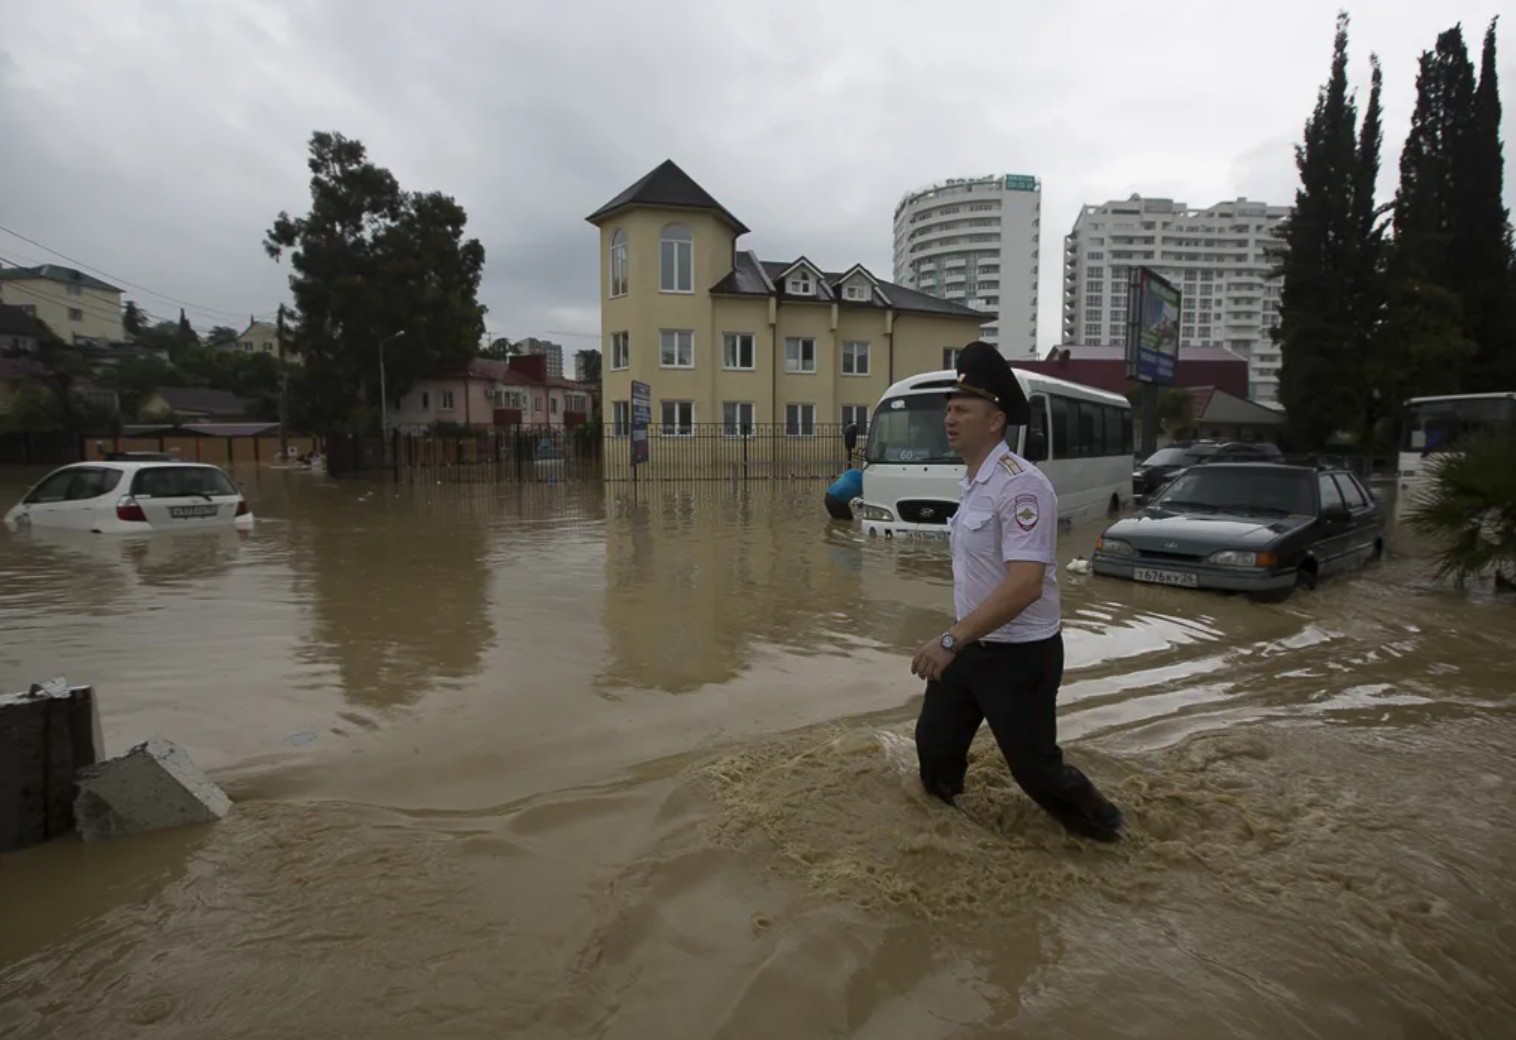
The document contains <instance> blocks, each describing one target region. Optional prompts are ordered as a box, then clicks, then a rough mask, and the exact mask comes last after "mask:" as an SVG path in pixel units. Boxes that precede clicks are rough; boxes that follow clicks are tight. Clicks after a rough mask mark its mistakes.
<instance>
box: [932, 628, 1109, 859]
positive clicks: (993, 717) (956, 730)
mask: <svg viewBox="0 0 1516 1040" xmlns="http://www.w3.org/2000/svg"><path fill="white" fill-rule="evenodd" d="M1062 681H1063V634H1062V633H1061V632H1060V633H1058V634H1057V635H1054V636H1051V637H1049V638H1047V639H1041V640H1037V641H1035V642H1030V643H983V642H980V643H970V644H969V645H967V646H965V647H963V648H962V649H960V650H959V652H958V654H957V655H956V656H955V657H954V659H953V662H952V663H951V664H950V665H948V667H947V670H946V671H944V672H943V674H942V677H941V678H940V679H938V680H936V681H934V682H928V683H927V685H926V700H925V702H924V703H923V704H922V706H921V716H920V717H919V718H918V719H917V720H916V757H917V760H918V762H919V763H920V767H921V782H922V784H923V785H924V786H925V787H926V789H927V791H928V792H930V793H931V794H934V795H936V796H937V797H938V798H941V799H942V800H943V801H945V802H947V803H948V804H949V805H951V804H952V802H953V799H954V798H956V797H957V796H958V795H960V794H962V793H963V779H964V775H965V774H966V773H967V772H968V751H969V745H970V744H971V743H972V742H973V740H974V734H975V733H977V732H978V731H979V724H980V723H981V722H985V721H988V722H989V724H990V731H991V732H992V733H994V735H995V742H996V743H997V744H999V745H1000V752H1001V754H1003V755H1004V756H1005V761H1006V764H1007V765H1008V766H1010V768H1011V776H1012V777H1014V778H1015V780H1016V783H1017V784H1019V785H1020V787H1021V789H1022V790H1023V791H1025V792H1026V793H1027V796H1028V797H1030V798H1031V799H1032V800H1033V801H1034V802H1036V803H1037V804H1038V805H1040V806H1042V808H1043V809H1045V810H1047V811H1048V812H1049V813H1051V814H1052V815H1053V817H1054V818H1056V819H1057V820H1058V821H1059V822H1060V823H1062V824H1063V825H1064V826H1065V827H1067V828H1069V829H1070V830H1075V831H1078V832H1080V833H1082V834H1086V835H1089V836H1092V837H1110V836H1112V835H1113V833H1114V831H1115V829H1116V828H1117V827H1119V826H1120V823H1121V814H1120V812H1119V810H1117V809H1116V807H1115V806H1113V805H1111V803H1110V802H1108V801H1106V799H1105V798H1104V797H1103V796H1102V795H1101V794H1100V792H1099V791H1097V790H1096V789H1095V785H1094V784H1092V783H1091V782H1090V780H1089V778H1088V777H1086V776H1085V775H1084V774H1083V773H1082V772H1080V771H1079V770H1078V769H1076V768H1075V767H1074V766H1071V765H1069V764H1068V763H1067V762H1065V761H1064V760H1063V750H1062V749H1061V748H1059V746H1058V719H1057V701H1058V686H1059V684H1060V683H1061V682H1062Z"/></svg>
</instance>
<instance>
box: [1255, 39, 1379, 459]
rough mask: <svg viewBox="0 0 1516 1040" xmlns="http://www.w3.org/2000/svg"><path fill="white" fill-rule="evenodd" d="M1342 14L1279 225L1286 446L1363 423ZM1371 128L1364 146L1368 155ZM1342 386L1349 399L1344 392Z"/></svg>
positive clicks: (1355, 174)
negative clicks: (1290, 202)
mask: <svg viewBox="0 0 1516 1040" xmlns="http://www.w3.org/2000/svg"><path fill="white" fill-rule="evenodd" d="M1347 49H1348V16H1347V14H1346V13H1340V14H1338V16H1337V31H1336V36H1335V39H1334V41H1333V47H1332V70H1331V75H1330V77H1329V78H1328V80H1327V83H1326V86H1324V87H1323V88H1321V90H1320V91H1319V92H1318V94H1317V98H1316V108H1315V111H1313V112H1312V114H1311V118H1310V119H1309V120H1307V122H1306V125H1305V133H1304V138H1303V140H1302V142H1301V143H1300V144H1299V145H1296V147H1295V166H1296V169H1298V170H1299V171H1300V187H1299V188H1297V189H1296V191H1295V205H1294V208H1293V209H1292V211H1291V213H1290V215H1289V217H1287V218H1286V219H1285V220H1284V221H1282V222H1281V224H1282V227H1281V229H1280V232H1279V236H1280V238H1281V239H1282V242H1283V249H1282V250H1281V257H1280V264H1279V267H1278V268H1277V271H1278V273H1279V274H1281V275H1282V276H1283V280H1284V284H1283V286H1282V288H1281V290H1280V303H1279V317H1280V321H1279V325H1278V327H1277V328H1276V329H1275V330H1274V338H1275V341H1276V342H1277V343H1278V344H1279V347H1280V351H1281V353H1282V355H1283V356H1282V358H1281V365H1280V372H1279V398H1280V403H1281V404H1283V405H1284V408H1285V414H1286V419H1287V423H1288V431H1289V437H1290V440H1291V441H1292V442H1293V443H1294V444H1295V445H1296V446H1297V447H1301V448H1304V447H1319V446H1320V445H1322V444H1324V443H1326V442H1327V441H1328V440H1329V439H1330V438H1331V436H1332V434H1333V433H1335V432H1337V431H1338V430H1345V429H1355V428H1357V427H1358V426H1359V424H1360V423H1361V422H1362V419H1363V415H1364V413H1365V410H1366V408H1365V405H1364V402H1363V398H1362V394H1359V393H1355V392H1351V391H1352V388H1355V387H1363V386H1365V379H1364V378H1363V373H1362V368H1363V365H1362V357H1361V355H1360V351H1359V347H1360V345H1361V335H1360V333H1359V331H1358V328H1357V324H1358V321H1357V319H1358V313H1359V311H1360V309H1361V308H1362V307H1363V306H1364V302H1363V300H1362V299H1360V297H1359V295H1358V293H1357V292H1356V287H1357V286H1358V285H1359V282H1360V281H1361V276H1362V270H1361V266H1360V264H1361V258H1362V254H1363V252H1364V250H1363V246H1362V242H1361V241H1360V237H1361V235H1360V232H1359V230H1358V229H1359V227H1360V225H1361V222H1362V214H1361V213H1360V212H1359V209H1360V207H1357V206H1355V202H1354V199H1355V195H1357V194H1358V192H1359V188H1360V180H1361V176H1360V172H1359V142H1358V140H1357V106H1356V103H1355V101H1354V99H1353V97H1352V96H1351V95H1350V94H1349V92H1348V85H1347V63H1348V55H1347ZM1377 135H1378V131H1377V129H1375V130H1374V131H1373V132H1372V133H1371V134H1369V135H1367V137H1366V142H1365V143H1366V144H1367V145H1369V146H1371V147H1372V148H1373V149H1374V150H1375V151H1376V152H1377V147H1378V146H1377V143H1376V142H1377ZM1345 389H1349V390H1350V392H1349V393H1344V390H1345Z"/></svg>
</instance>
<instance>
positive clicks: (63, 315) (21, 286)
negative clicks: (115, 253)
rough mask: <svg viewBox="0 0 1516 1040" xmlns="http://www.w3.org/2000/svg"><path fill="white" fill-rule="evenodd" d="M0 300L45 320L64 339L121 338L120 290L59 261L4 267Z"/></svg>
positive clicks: (0, 273) (100, 340) (99, 340)
mask: <svg viewBox="0 0 1516 1040" xmlns="http://www.w3.org/2000/svg"><path fill="white" fill-rule="evenodd" d="M0 303H5V304H9V305H10V306H12V307H19V308H20V309H21V310H23V311H25V312H26V313H27V314H29V315H31V316H32V317H33V318H36V319H37V320H38V321H41V322H44V323H45V324H46V325H47V327H48V328H49V329H51V330H52V332H53V334H54V335H56V336H57V337H58V338H59V339H61V340H63V342H65V343H88V342H95V343H119V342H120V341H121V340H122V339H123V338H124V336H123V330H122V327H121V290H120V289H118V288H116V287H115V286H114V285H110V284H109V283H107V282H102V281H101V280H100V279H98V278H96V277H94V276H93V275H89V274H85V273H84V272H82V271H76V270H74V269H73V268H72V267H62V266H60V265H58V264H43V265H42V266H40V267H7V268H3V269H0Z"/></svg>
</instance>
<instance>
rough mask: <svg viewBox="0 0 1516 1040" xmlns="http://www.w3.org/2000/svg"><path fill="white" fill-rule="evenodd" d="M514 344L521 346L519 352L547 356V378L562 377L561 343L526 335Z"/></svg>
mask: <svg viewBox="0 0 1516 1040" xmlns="http://www.w3.org/2000/svg"><path fill="white" fill-rule="evenodd" d="M516 345H517V346H518V347H520V348H521V353H523V354H541V355H542V356H543V357H545V358H547V377H548V378H549V379H562V378H563V345H562V344H560V343H553V342H551V341H550V340H545V339H538V338H537V337H536V336H528V337H526V339H524V340H522V341H521V342H520V343H518V344H516Z"/></svg>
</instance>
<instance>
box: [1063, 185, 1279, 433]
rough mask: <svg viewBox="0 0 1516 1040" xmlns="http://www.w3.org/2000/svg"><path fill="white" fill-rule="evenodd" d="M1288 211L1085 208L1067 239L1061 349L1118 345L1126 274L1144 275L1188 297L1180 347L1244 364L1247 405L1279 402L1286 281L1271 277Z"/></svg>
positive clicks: (1242, 205) (1137, 201)
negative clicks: (1277, 335)
mask: <svg viewBox="0 0 1516 1040" xmlns="http://www.w3.org/2000/svg"><path fill="white" fill-rule="evenodd" d="M1289 212H1290V207H1288V206H1270V205H1267V204H1265V203H1262V202H1250V201H1248V200H1247V199H1237V200H1236V201H1234V202H1222V203H1218V204H1217V205H1215V206H1211V207H1209V208H1208V209H1190V208H1189V207H1188V206H1186V205H1185V204H1184V203H1182V202H1174V201H1173V200H1172V199H1160V198H1143V197H1142V196H1138V195H1133V196H1132V197H1131V198H1129V199H1127V200H1126V201H1124V202H1107V203H1105V204H1104V205H1100V206H1085V207H1084V209H1083V210H1081V211H1080V213H1079V216H1078V217H1077V218H1076V219H1075V221H1074V227H1073V229H1072V230H1071V231H1070V232H1069V234H1068V235H1067V237H1065V238H1064V240H1063V341H1064V342H1065V343H1079V344H1090V345H1100V344H1104V345H1121V344H1123V343H1124V342H1125V337H1126V314H1127V310H1126V308H1127V299H1126V286H1127V274H1128V272H1129V270H1130V269H1131V268H1133V267H1136V266H1147V267H1151V268H1152V269H1153V270H1155V271H1157V272H1158V273H1159V274H1160V275H1162V276H1163V277H1165V278H1167V279H1169V281H1171V282H1173V283H1174V284H1175V285H1176V286H1178V287H1179V288H1180V289H1181V290H1182V291H1183V297H1182V301H1181V307H1180V341H1179V342H1180V345H1181V346H1182V347H1183V346H1196V347H1198V346H1212V347H1226V348H1227V349H1228V350H1230V351H1232V352H1233V353H1234V354H1239V355H1241V356H1242V357H1244V358H1246V359H1247V361H1248V391H1247V395H1248V397H1249V398H1250V399H1251V400H1254V401H1258V402H1260V403H1264V404H1275V403H1277V402H1278V400H1279V364H1280V355H1279V348H1278V346H1276V345H1275V343H1274V341H1273V339H1272V338H1271V336H1270V334H1269V330H1270V329H1272V328H1273V327H1274V326H1276V325H1278V324H1279V291H1280V287H1281V279H1278V278H1274V277H1271V276H1270V271H1271V270H1272V269H1273V267H1274V263H1275V261H1274V258H1273V257H1272V255H1271V254H1272V251H1273V250H1274V249H1275V248H1277V246H1278V240H1277V238H1276V231H1277V228H1278V225H1279V222H1280V220H1282V219H1283V218H1284V217H1286V216H1288V215H1289Z"/></svg>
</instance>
